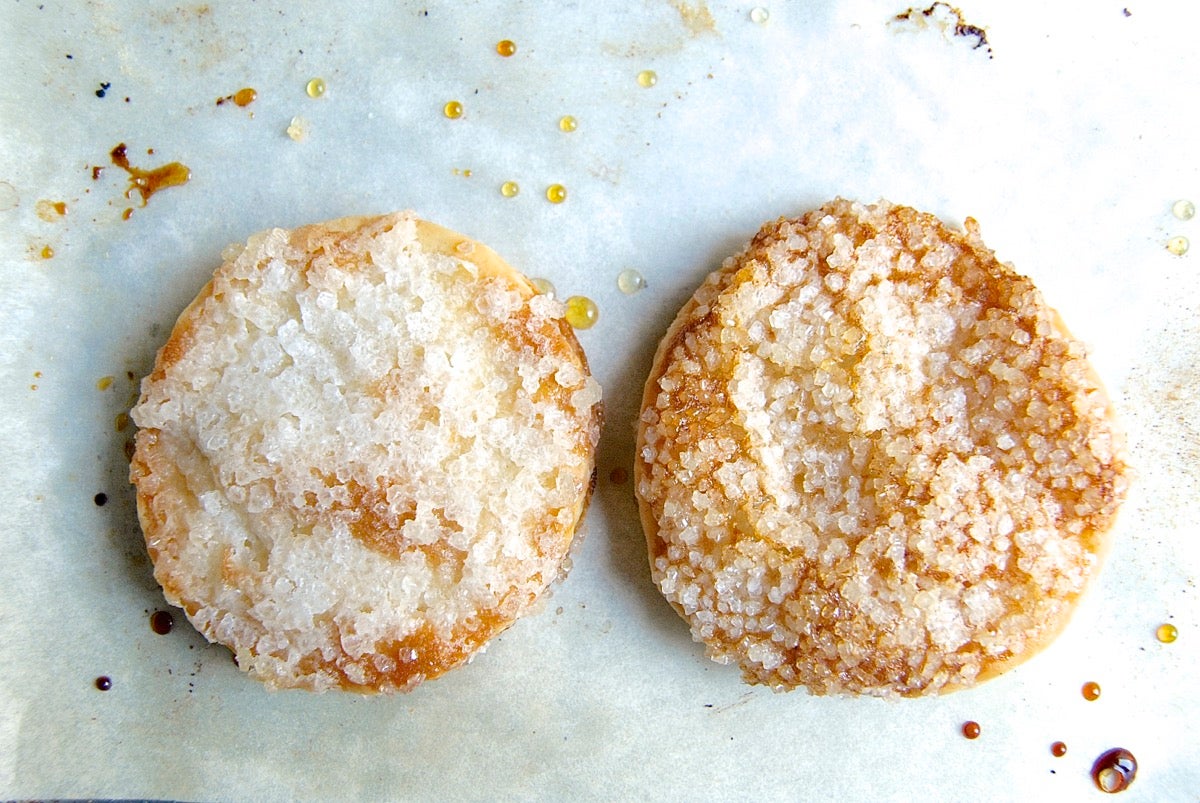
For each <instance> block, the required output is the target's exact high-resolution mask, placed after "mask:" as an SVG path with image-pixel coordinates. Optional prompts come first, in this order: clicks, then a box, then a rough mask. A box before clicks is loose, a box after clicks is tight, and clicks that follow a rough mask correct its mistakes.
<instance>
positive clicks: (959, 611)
mask: <svg viewBox="0 0 1200 803" xmlns="http://www.w3.org/2000/svg"><path fill="white" fill-rule="evenodd" d="M635 467H636V470H635V475H636V490H637V495H638V499H639V504H640V509H641V515H642V521H643V525H644V527H645V531H646V537H647V543H648V547H649V553H650V564H651V571H652V575H653V578H654V582H655V583H656V584H657V585H658V587H659V589H660V590H661V591H662V593H663V595H664V596H665V597H666V599H667V600H668V601H669V602H670V603H671V605H672V606H673V607H674V608H675V609H676V611H678V612H679V614H680V615H681V616H682V617H683V618H684V619H685V620H687V622H688V623H689V625H690V626H691V631H692V635H693V637H694V638H695V639H696V640H697V641H701V642H703V643H704V644H705V645H706V648H707V652H708V654H709V656H710V657H712V658H713V659H715V660H717V661H719V662H722V663H736V664H738V665H739V666H740V667H741V669H742V672H743V674H744V677H745V678H746V680H747V681H748V682H751V683H762V684H767V685H769V686H771V687H773V688H775V689H777V690H786V689H792V688H795V687H797V686H805V687H807V688H808V689H809V690H810V691H811V692H814V693H817V694H825V693H865V694H873V695H880V696H891V695H905V696H916V695H921V694H929V693H936V692H944V691H948V690H952V689H957V688H961V687H964V686H969V685H971V684H973V683H975V682H976V681H979V680H983V679H986V678H989V677H993V676H995V675H998V674H999V673H1001V672H1003V671H1004V670H1006V669H1008V668H1009V667H1011V666H1013V665H1015V664H1016V663H1018V662H1020V661H1022V660H1024V659H1026V658H1028V657H1029V656H1030V655H1032V654H1033V653H1035V652H1036V651H1038V650H1039V649H1041V648H1042V647H1044V646H1046V645H1047V644H1048V643H1049V642H1050V641H1051V640H1052V639H1053V638H1054V636H1055V635H1056V634H1057V633H1058V632H1059V631H1060V629H1061V628H1062V627H1063V626H1064V625H1065V623H1066V621H1067V618H1068V616H1069V614H1070V613H1071V611H1072V609H1073V607H1074V606H1075V604H1076V602H1077V600H1078V598H1079V595H1080V593H1081V592H1082V591H1083V590H1084V587H1085V585H1086V584H1087V582H1088V580H1089V579H1090V578H1091V577H1092V576H1093V575H1094V574H1095V573H1096V570H1097V568H1098V566H1099V564H1100V560H1101V556H1102V553H1103V552H1104V549H1105V545H1106V541H1107V533H1108V531H1109V529H1110V527H1111V525H1112V524H1113V521H1114V517H1115V516H1116V513H1117V508H1118V506H1119V504H1120V501H1121V499H1122V497H1123V495H1124V491H1125V486H1126V482H1125V478H1124V472H1125V464H1124V460H1123V457H1122V451H1121V446H1120V442H1119V438H1118V436H1117V435H1116V433H1115V430H1114V424H1113V421H1112V416H1111V412H1110V409H1109V404H1108V401H1107V399H1106V397H1105V395H1104V392H1103V390H1102V389H1101V387H1100V384H1099V382H1098V380H1097V378H1096V376H1095V374H1094V373H1093V371H1092V369H1091V368H1090V366H1089V364H1088V361H1087V359H1086V356H1085V353H1084V348H1083V346H1082V345H1080V344H1079V343H1078V342H1077V341H1075V340H1073V339H1072V338H1071V337H1070V335H1069V334H1068V333H1067V331H1066V329H1065V328H1064V327H1063V326H1062V324H1061V322H1060V321H1059V319H1058V316H1057V315H1056V314H1055V313H1054V311H1053V310H1051V309H1050V308H1049V307H1047V306H1046V304H1045V302H1044V301H1043V299H1042V296H1041V294H1040V293H1039V292H1038V291H1037V289H1036V288H1035V287H1034V286H1033V284H1032V283H1031V282H1030V281H1029V280H1028V279H1027V278H1025V277H1023V276H1020V275H1018V274H1017V273H1015V272H1014V271H1013V269H1012V268H1011V267H1009V266H1007V265H1004V264H1001V263H1000V262H998V261H997V260H996V258H995V256H994V255H993V253H992V252H991V251H990V250H988V249H987V248H986V247H985V246H984V244H983V242H982V240H981V239H980V237H979V232H978V226H977V224H976V223H975V221H973V220H971V219H969V218H968V219H967V222H966V233H965V234H962V233H958V232H954V231H951V230H949V229H947V228H946V227H945V226H943V225H942V224H941V223H940V222H939V221H938V220H937V219H936V218H934V217H933V216H931V215H928V214H923V213H920V212H917V211H915V210H913V209H910V208H907V207H902V206H893V205H891V204H889V203H887V202H882V201H881V202H880V203H878V204H876V205H873V206H864V205H861V204H857V203H851V202H849V201H845V200H840V199H839V200H836V201H833V202H832V203H830V204H828V205H826V206H825V207H823V208H821V209H818V210H816V211H813V212H810V213H809V214H807V215H805V216H803V217H802V218H800V219H798V220H782V219H781V220H778V221H775V222H773V223H768V224H766V225H765V226H764V227H763V228H762V230H761V231H759V233H758V235H757V236H756V237H755V238H754V240H753V241H752V242H751V243H750V244H749V246H748V247H747V248H746V249H745V251H743V252H742V253H741V254H739V255H737V256H735V257H732V258H730V259H728V260H727V261H726V262H725V263H724V265H723V266H722V267H721V268H720V269H719V270H717V271H716V272H714V273H713V274H712V275H710V276H709V277H708V278H707V280H706V281H705V282H704V283H703V285H702V286H701V287H700V288H699V289H698V290H697V291H696V293H695V295H694V296H693V297H692V299H691V300H690V301H689V302H688V303H687V304H686V305H684V307H683V309H682V310H681V311H680V313H679V315H678V317H677V318H676V319H675V322H674V323H673V324H672V326H671V327H670V329H669V331H668V332H667V334H666V336H665V337H664V338H663V341H662V343H661V345H660V346H659V348H658V352H657V354H656V356H655V360H654V366H653V369H652V371H651V373H650V377H649V380H648V382H647V383H646V389H645V395H644V397H643V406H642V413H641V419H640V425H639V430H638V452H637V459H636V464H635Z"/></svg>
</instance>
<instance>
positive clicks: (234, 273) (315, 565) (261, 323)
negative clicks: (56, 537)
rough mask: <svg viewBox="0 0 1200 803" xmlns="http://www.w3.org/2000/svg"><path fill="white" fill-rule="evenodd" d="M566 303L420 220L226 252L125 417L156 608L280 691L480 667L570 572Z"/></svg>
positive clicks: (585, 440) (574, 515)
mask: <svg viewBox="0 0 1200 803" xmlns="http://www.w3.org/2000/svg"><path fill="white" fill-rule="evenodd" d="M562 314H563V308H562V305H561V304H560V303H558V302H557V301H555V300H553V299H552V298H550V297H547V296H545V295H539V294H537V293H536V291H535V290H534V289H533V287H532V286H531V285H530V283H529V282H528V281H527V280H526V279H525V278H524V277H523V276H521V275H520V274H519V273H517V272H516V271H515V270H513V269H512V268H511V267H509V266H508V265H506V264H505V263H504V262H503V261H502V260H501V259H500V258H499V257H498V256H497V255H496V254H495V253H494V252H492V251H491V250H490V249H488V248H486V247H485V246H483V245H482V244H479V243H476V242H474V241H472V240H470V239H468V238H466V237H463V236H461V235H457V234H455V233H454V232H451V231H449V230H447V229H443V228H441V227H438V226H435V225H433V224H431V223H428V222H425V221H422V220H419V219H417V218H415V217H413V216H412V215H411V214H408V213H397V214H392V215H384V216H380V217H362V218H343V219H339V220H335V221H330V222H327V223H323V224H318V225H313V226H305V227H303V228H299V229H295V230H291V231H288V230H283V229H272V230H270V231H266V232H262V233H260V234H257V235H255V236H254V237H252V238H251V239H250V240H249V242H248V243H247V244H246V245H245V246H244V247H240V248H233V249H230V251H229V252H227V253H226V255H225V262H224V264H222V265H221V267H220V268H218V269H217V271H216V273H215V274H214V276H213V279H212V281H211V282H210V283H209V284H208V285H207V286H206V287H205V288H204V289H203V290H202V291H201V293H200V294H199V296H198V297H197V298H196V300H195V301H194V302H193V303H192V304H191V305H190V306H189V307H188V308H187V309H186V310H185V311H184V312H183V314H182V315H181V316H180V318H179V320H178V323H177V324H176V326H175V328H174V330H173V332H172V334H171V336H170V339H169V340H168V341H167V343H166V344H165V345H164V346H163V348H162V349H161V351H160V352H159V354H158V358H157V361H156V364H155V367H154V370H153V373H152V374H150V376H148V377H147V378H146V379H145V380H144V381H143V383H142V394H141V399H140V401H139V402H138V404H137V406H136V407H135V408H134V410H133V412H132V416H133V419H134V421H135V423H136V424H137V425H138V427H139V431H138V433H137V436H136V448H135V452H134V456H133V459H132V463H131V468H130V475H131V480H132V482H134V483H135V484H136V486H137V501H138V514H139V518H140V520H141V523H142V527H143V531H144V533H145V538H146V544H147V547H148V550H149V553H150V556H151V558H152V560H153V563H154V572H155V577H156V578H157V580H158V581H159V583H160V584H161V585H162V587H163V591H164V593H165V595H166V598H167V599H168V601H170V602H171V603H173V604H175V605H179V606H181V607H182V608H183V609H184V610H185V612H186V614H187V616H188V618H189V619H190V620H191V622H192V623H193V624H194V625H195V626H196V628H197V629H199V631H200V632H201V633H203V634H204V635H205V636H206V637H207V638H208V639H209V640H211V641H214V642H219V643H221V644H224V645H226V646H228V647H229V648H230V649H231V650H232V651H233V652H234V655H235V657H236V660H237V663H238V665H239V666H240V667H241V668H242V669H243V670H245V671H247V672H249V673H250V674H251V675H253V676H255V677H257V678H259V679H261V680H262V681H264V682H265V683H266V684H267V685H268V686H270V687H273V688H307V689H313V690H317V691H323V690H326V689H333V688H342V689H349V690H354V691H359V692H379V691H383V692H391V691H405V690H409V689H411V688H413V687H414V686H415V685H417V684H418V683H420V682H421V681H423V680H425V679H429V678H433V677H437V676H438V675H440V674H442V673H444V672H445V671H447V670H449V669H451V668H453V667H455V666H458V665H460V664H462V663H464V662H466V661H467V660H469V659H470V658H471V657H472V656H473V654H475V653H476V652H477V651H478V650H480V649H481V648H482V647H483V646H484V645H485V644H486V642H487V641H488V639H490V638H491V637H492V636H494V635H496V634H497V633H498V632H500V631H501V630H503V629H504V628H506V627H508V626H509V625H510V624H511V623H512V622H513V621H514V620H515V619H516V618H517V617H519V616H521V615H522V614H524V613H526V612H528V611H529V610H530V608H531V606H532V605H533V604H534V602H535V600H536V599H537V598H538V596H539V595H540V594H542V593H543V592H544V591H545V590H546V588H547V586H548V585H549V584H550V583H551V582H552V581H554V580H555V579H556V578H557V577H558V576H559V575H560V573H561V572H562V571H563V570H564V567H565V566H566V565H568V563H569V558H568V550H569V547H570V545H571V543H572V539H573V536H574V534H575V532H576V527H577V525H578V524H579V522H580V520H581V517H582V516H583V513H584V509H585V507H586V503H587V500H588V497H589V494H590V491H591V487H592V482H593V471H594V453H595V447H596V443H597V440H598V438H599V432H600V425H601V402H600V395H601V393H600V387H599V385H598V384H597V382H596V381H595V380H594V379H593V378H592V376H591V374H590V372H589V370H588V366H587V362H586V359H585V357H584V354H583V352H582V350H581V348H580V347H579V344H578V342H577V341H576V339H575V336H574V334H573V333H572V330H571V329H570V327H569V326H568V325H567V324H566V323H565V322H564V321H563V318H562Z"/></svg>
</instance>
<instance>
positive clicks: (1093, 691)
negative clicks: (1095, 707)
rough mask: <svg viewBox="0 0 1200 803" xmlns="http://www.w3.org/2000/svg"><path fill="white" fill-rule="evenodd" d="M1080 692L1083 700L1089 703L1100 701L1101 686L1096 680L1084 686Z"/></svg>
mask: <svg viewBox="0 0 1200 803" xmlns="http://www.w3.org/2000/svg"><path fill="white" fill-rule="evenodd" d="M1079 692H1080V693H1081V694H1082V695H1083V699H1085V700H1087V701H1088V702H1095V701H1096V700H1099V699H1100V684H1099V683H1097V682H1095V681H1094V680H1089V681H1088V682H1087V683H1085V684H1083V688H1082V689H1080V690H1079Z"/></svg>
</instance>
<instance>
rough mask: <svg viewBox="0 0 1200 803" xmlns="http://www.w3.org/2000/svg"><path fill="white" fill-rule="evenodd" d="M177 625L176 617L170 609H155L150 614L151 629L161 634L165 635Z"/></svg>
mask: <svg viewBox="0 0 1200 803" xmlns="http://www.w3.org/2000/svg"><path fill="white" fill-rule="evenodd" d="M173 627H175V617H174V616H171V612H170V611H155V612H154V613H152V614H150V629H151V630H153V631H154V632H155V633H157V634H158V635H160V636H165V635H167V634H168V633H170V632H171V629H172V628H173Z"/></svg>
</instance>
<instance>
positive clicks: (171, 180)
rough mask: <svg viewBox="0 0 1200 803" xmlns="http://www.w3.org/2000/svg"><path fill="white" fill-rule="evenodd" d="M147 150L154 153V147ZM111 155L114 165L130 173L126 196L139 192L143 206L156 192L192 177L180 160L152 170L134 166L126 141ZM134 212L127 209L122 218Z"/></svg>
mask: <svg viewBox="0 0 1200 803" xmlns="http://www.w3.org/2000/svg"><path fill="white" fill-rule="evenodd" d="M146 152H147V153H153V152H154V149H153V148H151V149H149V150H147V151H146ZM109 155H110V156H111V157H112V163H113V164H114V165H116V166H117V167H119V168H121V169H122V170H124V171H125V172H126V173H128V174H129V188H128V189H127V190H125V197H126V198H129V197H132V195H133V193H137V194H138V195H140V196H141V198H142V206H145V205H146V204H147V203H148V202H149V201H150V197H151V196H152V195H154V194H155V193H156V192H159V191H160V190H165V189H167V188H168V187H178V186H180V185H183V184H187V183H188V181H189V180H190V179H191V177H192V171H191V170H190V169H188V167H187V165H184V164H181V163H179V162H169V163H168V164H165V165H162V166H161V167H156V168H153V169H151V170H143V169H142V168H140V167H134V166H133V165H131V164H130V163H129V155H128V154H127V152H126V147H125V143H124V142H121V143H118V145H117V146H116V147H115V148H113V149H112V151H111V152H110V154H109ZM132 214H133V210H132V209H126V210H125V212H124V213H123V214H122V218H123V219H125V220H128V219H129V217H130V215H132Z"/></svg>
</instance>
